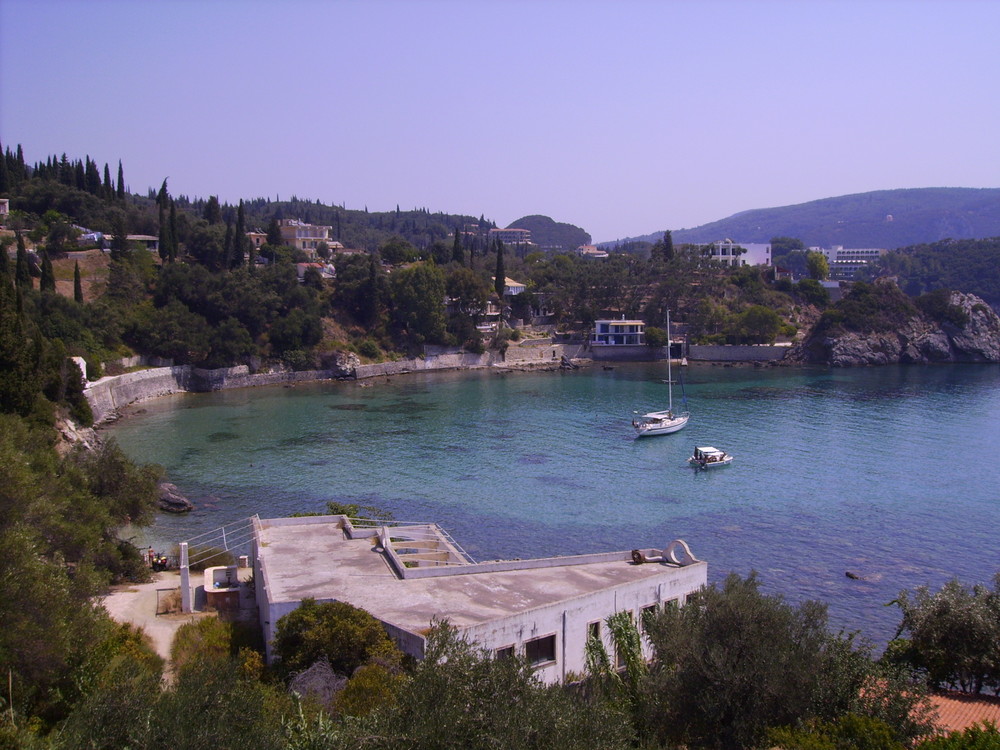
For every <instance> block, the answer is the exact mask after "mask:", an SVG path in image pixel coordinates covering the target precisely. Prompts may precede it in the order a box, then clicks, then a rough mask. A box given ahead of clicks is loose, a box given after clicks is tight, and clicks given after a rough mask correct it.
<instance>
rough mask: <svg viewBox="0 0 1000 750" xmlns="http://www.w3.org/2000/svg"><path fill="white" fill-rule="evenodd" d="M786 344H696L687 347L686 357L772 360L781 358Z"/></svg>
mask: <svg viewBox="0 0 1000 750" xmlns="http://www.w3.org/2000/svg"><path fill="white" fill-rule="evenodd" d="M790 348H791V347H788V346H751V345H746V346H696V345H694V344H692V345H690V346H689V347H688V354H687V356H688V359H690V360H692V361H693V360H708V361H711V362H773V361H775V360H779V359H783V358H784V356H785V354H787V353H788V351H789V349H790Z"/></svg>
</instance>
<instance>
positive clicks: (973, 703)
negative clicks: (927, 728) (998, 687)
mask: <svg viewBox="0 0 1000 750" xmlns="http://www.w3.org/2000/svg"><path fill="white" fill-rule="evenodd" d="M930 701H931V705H933V706H934V708H935V709H937V722H936V723H937V725H938V726H939V727H940V728H941V729H943V730H945V731H946V732H954V731H960V730H963V729H966V728H967V727H971V726H972V725H973V724H975V723H977V722H983V721H992V722H993V723H995V724H997V725H998V726H1000V698H992V697H989V696H984V695H967V694H965V693H957V692H944V693H935V694H933V695H931V696H930Z"/></svg>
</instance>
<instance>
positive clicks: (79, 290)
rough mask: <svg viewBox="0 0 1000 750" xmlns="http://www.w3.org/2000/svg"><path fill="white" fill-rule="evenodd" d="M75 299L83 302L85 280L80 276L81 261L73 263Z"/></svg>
mask: <svg viewBox="0 0 1000 750" xmlns="http://www.w3.org/2000/svg"><path fill="white" fill-rule="evenodd" d="M73 299H75V300H76V301H77V302H79V303H80V304H81V305H82V304H83V280H82V279H81V278H80V262H79V261H77V262H76V263H74V264H73Z"/></svg>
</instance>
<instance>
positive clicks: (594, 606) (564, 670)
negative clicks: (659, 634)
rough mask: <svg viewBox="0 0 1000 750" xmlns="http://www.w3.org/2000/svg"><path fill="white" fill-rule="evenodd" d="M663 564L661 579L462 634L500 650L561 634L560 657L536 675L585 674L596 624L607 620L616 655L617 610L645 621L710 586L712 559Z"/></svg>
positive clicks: (520, 648) (548, 678) (554, 678)
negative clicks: (648, 612)
mask: <svg viewBox="0 0 1000 750" xmlns="http://www.w3.org/2000/svg"><path fill="white" fill-rule="evenodd" d="M652 564H659V565H662V564H661V563H652ZM662 568H663V573H662V575H660V576H657V577H656V578H647V579H644V580H641V581H636V582H634V583H627V584H621V585H619V586H615V587H614V588H611V589H605V590H603V591H596V592H594V593H591V594H586V595H584V596H581V597H577V598H575V599H570V600H567V601H563V602H557V603H555V604H552V605H550V606H547V607H540V608H538V609H533V610H529V611H527V612H522V613H519V614H515V615H511V616H509V617H503V618H499V619H497V620H494V621H492V622H489V623H484V624H482V625H477V626H473V627H470V628H465V629H463V630H462V634H463V635H464V636H465V637H466V638H468V639H469V640H470V641H473V642H474V643H475V644H476V645H477V646H480V647H482V648H485V649H489V650H494V649H498V648H508V647H511V646H513V647H514V650H515V651H517V652H518V653H521V654H523V653H524V644H525V643H526V642H528V641H531V640H534V639H536V638H543V637H545V636H549V635H555V639H556V660H555V661H554V662H549V663H546V664H543V665H540V666H539V667H538V668H537V669H536V671H535V674H537V675H538V677H539V679H541V680H542V681H543V682H547V683H556V682H561V681H563V680H565V679H566V677H567V675H569V674H570V673H577V674H581V675H582V674H583V673H584V672H585V669H586V667H585V655H584V646H585V644H586V643H587V637H588V628H589V626H590V624H591V623H594V622H600V623H601V636H602V638H603V639H604V644H605V647H606V648H607V649H608V652H609V654H611V655H612V659H613V658H614V651H613V649H612V647H611V641H610V638H609V636H608V630H607V625H606V624H605V622H604V621H605V620H606V619H607V618H608V617H609V616H611V615H612V614H614V613H615V612H622V611H630V612H631V613H632V615H633V618H634V619H635V621H636V622H641V617H642V609H643V608H644V607H649V606H663V604H664V603H666V602H669V601H677V603H678V604H679V605H683V604H684V602H685V600H686V597H687V595H688V594H690V593H693V592H694V591H697V590H698V589H700V588H702V587H703V586H705V585H706V583H707V580H708V563H705V562H698V563H695V564H693V565H688V566H685V567H682V568H677V567H672V566H668V565H662ZM647 648H648V647H647ZM647 655H648V654H647Z"/></svg>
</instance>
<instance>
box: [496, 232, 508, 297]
mask: <svg viewBox="0 0 1000 750" xmlns="http://www.w3.org/2000/svg"><path fill="white" fill-rule="evenodd" d="M506 280H507V273H506V271H505V270H504V267H503V243H502V242H501V241H500V238H499V237H498V238H497V271H496V277H495V278H494V279H493V288H494V289H496V292H497V297H499V298H500V299H503V288H504V285H505V282H506Z"/></svg>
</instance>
